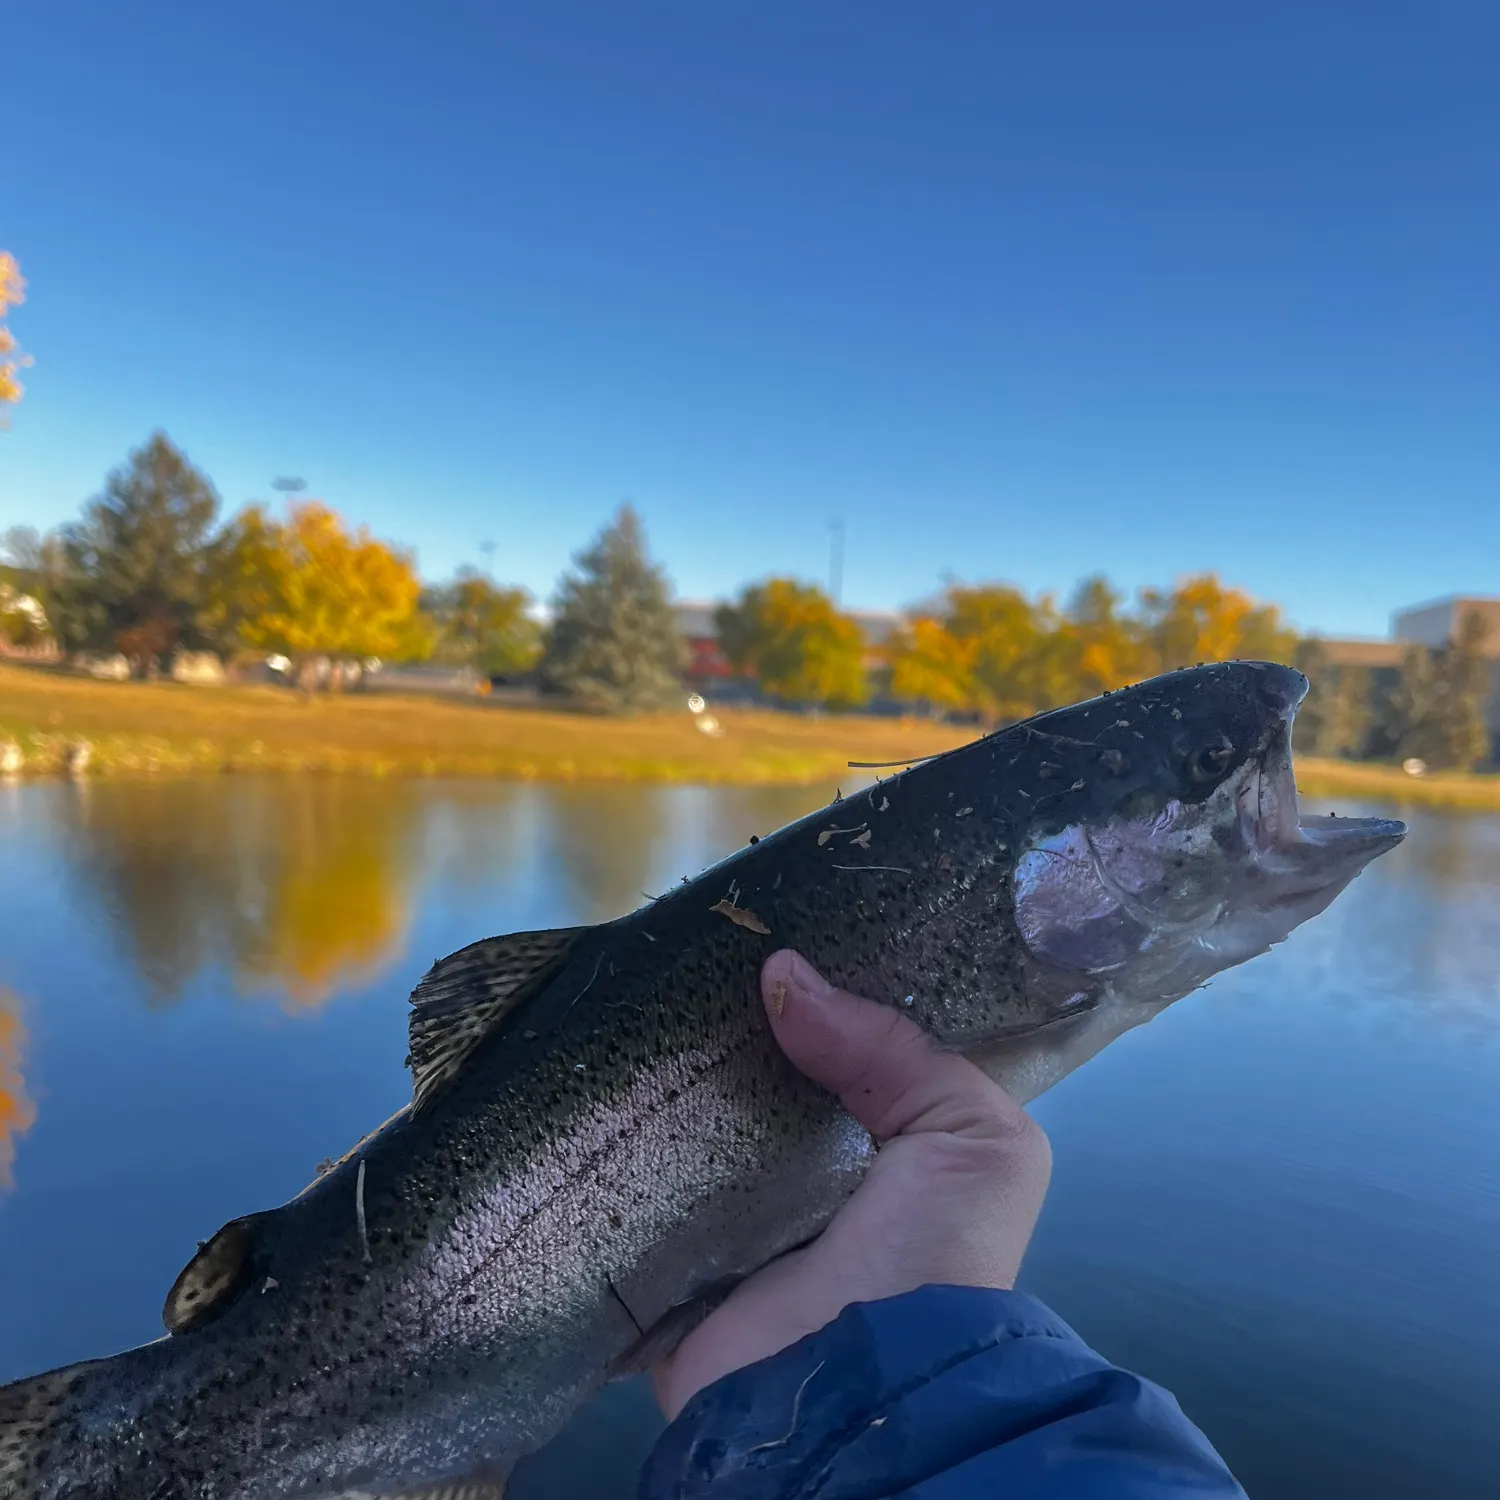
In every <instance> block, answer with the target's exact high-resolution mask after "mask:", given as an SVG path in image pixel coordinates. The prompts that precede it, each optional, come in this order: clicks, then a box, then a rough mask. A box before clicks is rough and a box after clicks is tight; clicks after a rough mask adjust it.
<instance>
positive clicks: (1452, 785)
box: [0, 663, 1500, 812]
mask: <svg viewBox="0 0 1500 1500" xmlns="http://www.w3.org/2000/svg"><path fill="white" fill-rule="evenodd" d="M710 712H711V713H712V714H715V715H716V716H717V717H718V719H719V721H720V726H721V730H722V732H721V734H719V735H718V736H712V737H711V736H709V735H706V734H704V733H702V732H700V729H699V726H698V722H697V721H696V720H695V719H694V718H693V716H692V715H690V714H689V713H688V712H687V711H686V710H685V709H684V710H680V711H676V712H669V713H658V714H643V715H639V716H637V717H633V718H624V719H607V718H597V717H593V716H589V715H584V714H579V713H572V712H568V711H566V710H559V709H553V708H546V707H531V706H518V705H514V704H495V703H490V702H487V701H486V700H485V699H483V698H474V699H443V698H436V697H421V696H416V695H406V694H397V693H388V694H387V693H381V694H378V695H377V694H370V695H365V694H359V693H349V694H343V695H328V696H317V697H312V698H304V697H301V696H299V695H297V694H294V693H291V692H289V691H288V690H287V689H285V688H279V687H269V686H227V687H193V686H187V685H184V684H180V683H171V682H159V683H136V682H129V683H112V682H95V681H92V680H90V679H88V678H81V677H71V676H64V675H62V674H61V673H58V672H55V671H46V670H38V669H36V668H28V667H21V666H17V665H14V664H9V663H0V753H3V752H4V750H6V749H7V748H9V747H10V745H11V744H12V743H14V745H15V746H18V747H19V749H20V752H21V757H20V758H21V763H20V764H19V765H14V764H12V765H5V764H4V763H3V761H0V771H3V772H5V773H6V774H7V777H8V779H17V778H21V777H24V778H26V779H47V778H53V779H55V778H58V777H66V776H70V775H72V776H83V777H107V778H116V777H134V776H161V775H209V774H213V775H229V774H238V773H245V772H265V773H272V774H277V775H287V774H303V775H320V776H328V775H338V776H351V775H353V776H371V777H376V778H381V777H422V778H430V777H455V778H465V779H485V780H499V781H559V782H575V781H599V782H639V783H642V784H655V785H662V784H668V785H695V784H696V785H704V786H777V785H780V786H807V785H811V784H814V783H820V782H833V783H835V784H836V783H837V782H838V781H840V780H841V779H848V778H851V777H859V776H862V775H864V774H865V773H863V772H858V771H854V770H852V769H851V768H850V766H849V762H850V761H851V760H862V761H886V760H889V761H896V762H901V761H903V760H904V759H905V758H908V757H909V758H910V759H912V760H916V759H919V758H921V757H923V756H926V755H932V754H934V753H936V752H939V751H942V750H947V749H951V748H953V747H955V746H957V745H961V744H965V743H967V742H968V741H970V740H972V739H974V738H975V737H976V732H975V730H974V729H973V728H972V726H964V725H947V724H939V723H935V722H933V721H932V720H929V719H918V718H880V717H875V716H867V715H858V714H822V715H817V716H814V715H803V714H795V713H784V712H777V711H774V710H769V709H759V708H718V707H716V706H711V708H710ZM83 746H86V747H87V749H86V752H83V753H80V749H81V747H83ZM12 757H13V758H14V752H12ZM891 769H892V770H896V769H899V766H892V767H891ZM1296 772H1297V786H1298V790H1299V791H1300V792H1301V793H1303V794H1304V795H1306V796H1310V797H1319V798H1329V797H1332V798H1348V799H1354V800H1360V801H1378V802H1386V803H1396V804H1404V805H1407V806H1416V807H1436V808H1453V809H1463V810H1472V811H1490V812H1500V775H1496V774H1485V773H1473V772H1469V773H1463V772H1437V773H1433V774H1431V775H1428V776H1422V777H1413V776H1408V775H1406V774H1405V772H1403V771H1401V770H1400V769H1399V768H1398V767H1395V766H1389V765H1382V764H1376V763H1372V762H1361V761H1341V760H1321V759H1316V758H1306V757H1299V758H1298V759H1297V762H1296Z"/></svg>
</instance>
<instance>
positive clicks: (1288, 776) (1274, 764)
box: [971, 691, 1406, 1103]
mask: <svg viewBox="0 0 1500 1500" xmlns="http://www.w3.org/2000/svg"><path fill="white" fill-rule="evenodd" d="M1300 696H1301V695H1300V693H1297V694H1294V693H1292V692H1291V691H1288V692H1286V693H1285V694H1284V695H1283V698H1284V701H1283V702H1282V704H1281V705H1280V707H1279V708H1278V711H1277V713H1276V715H1275V718H1274V720H1273V722H1272V723H1271V724H1270V725H1269V727H1268V731H1267V733H1266V735H1265V737H1264V740H1263V742H1262V743H1261V744H1260V745H1259V746H1258V747H1257V749H1256V751H1255V753H1253V754H1252V755H1249V756H1247V757H1246V759H1245V760H1244V762H1243V764H1242V765H1241V766H1240V767H1238V768H1237V770H1236V771H1235V773H1234V774H1233V775H1231V776H1229V777H1228V778H1226V780H1225V781H1224V783H1223V784H1222V785H1221V786H1220V787H1218V788H1217V789H1216V790H1215V792H1214V793H1213V795H1211V796H1210V797H1208V798H1207V799H1205V800H1204V801H1203V802H1201V803H1198V804H1194V805H1191V806H1188V805H1183V804H1181V803H1178V802H1176V801H1169V802H1168V803H1167V805H1166V806H1164V807H1163V808H1161V809H1160V810H1158V811H1157V812H1156V813H1155V814H1151V813H1146V814H1143V815H1140V816H1137V817H1134V818H1118V819H1112V820H1107V821H1106V822H1104V823H1103V824H1096V825H1090V824H1087V823H1076V824H1070V825H1067V826H1065V827H1063V828H1061V829H1055V830H1049V831H1048V832H1047V833H1046V834H1045V835H1044V836H1042V837H1039V838H1037V839H1035V840H1034V841H1033V843H1032V845H1031V846H1030V847H1029V848H1028V849H1027V850H1026V852H1025V853H1024V854H1023V856H1022V858H1021V859H1020V860H1019V862H1018V865H1017V872H1016V880H1015V887H1014V889H1015V915H1016V924H1017V927H1018V929H1019V931H1020V933H1021V936H1022V938H1023V941H1024V942H1026V944H1027V946H1028V947H1029V949H1030V950H1031V955H1032V958H1033V964H1032V966H1031V969H1030V972H1029V977H1028V982H1029V983H1030V984H1031V985H1032V986H1033V987H1035V988H1036V989H1037V990H1039V991H1041V992H1043V993H1044V994H1046V995H1047V996H1048V997H1049V998H1048V999H1047V1000H1045V1001H1043V1002H1042V1003H1041V1004H1040V1005H1039V1006H1038V1007H1037V1008H1038V1009H1039V1010H1041V1011H1043V1012H1047V1013H1050V1014H1052V1015H1053V1016H1054V1017H1055V1018H1056V1019H1054V1020H1053V1021H1052V1022H1051V1023H1049V1024H1048V1025H1046V1026H1044V1027H1042V1028H1041V1029H1040V1030H1039V1031H1038V1032H1036V1033H1035V1034H1033V1035H1031V1036H1027V1037H1022V1038H1019V1039H1015V1040H1009V1041H1007V1040H1000V1041H989V1042H982V1043H981V1044H980V1046H979V1047H977V1048H976V1049H973V1050H972V1051H971V1056H973V1057H974V1059H975V1061H977V1062H979V1063H980V1065H981V1066H982V1067H984V1068H985V1070H986V1071H987V1072H988V1073H989V1074H990V1075H991V1076H992V1077H993V1078H995V1079H996V1081H997V1082H999V1083H1000V1084H1001V1085H1002V1086H1003V1087H1005V1088H1006V1089H1007V1090H1008V1091H1009V1092H1011V1093H1012V1094H1013V1095H1015V1096H1016V1097H1017V1098H1018V1099H1019V1100H1021V1102H1023V1103H1024V1102H1026V1101H1028V1100H1030V1099H1033V1098H1035V1097H1036V1096H1037V1095H1038V1094H1040V1093H1042V1092H1044V1091H1045V1090H1046V1089H1048V1088H1051V1087H1052V1086H1053V1085H1054V1084H1055V1083H1057V1082H1059V1081H1060V1080H1061V1079H1063V1078H1064V1077H1066V1076H1067V1075H1068V1074H1069V1073H1071V1072H1073V1071H1074V1070H1075V1069H1076V1068H1078V1067H1080V1066H1081V1065H1082V1064H1083V1063H1084V1062H1086V1061H1087V1060H1088V1059H1089V1058H1091V1057H1093V1056H1095V1055H1096V1054H1097V1053H1098V1052H1099V1051H1101V1050H1102V1049H1103V1048H1104V1047H1105V1046H1107V1045H1108V1044H1109V1043H1110V1042H1111V1041H1113V1040H1115V1039H1116V1038H1117V1037H1119V1036H1121V1035H1122V1034H1123V1033H1124V1032H1126V1031H1129V1030H1131V1029H1132V1028H1134V1027H1136V1026H1140V1025H1142V1024H1144V1023H1145V1022H1147V1021H1149V1020H1151V1019H1153V1018H1154V1017H1155V1016H1157V1015H1159V1014H1160V1013H1161V1012H1162V1011H1163V1010H1164V1009H1165V1008H1166V1007H1167V1006H1169V1005H1171V1004H1172V1003H1174V1002H1175V1001H1176V1000H1179V999H1181V998H1182V997H1183V996H1184V995H1187V994H1189V993H1191V992H1192V991H1193V990H1195V989H1197V988H1199V987H1201V986H1202V985H1203V984H1205V983H1207V981H1208V980H1210V979H1211V978H1213V977H1214V975H1216V974H1219V973H1222V972H1223V971H1225V970H1227V969H1230V968H1233V967H1235V966H1237V965H1239V964H1242V963H1245V962H1247V961H1248V960H1249V959H1252V958H1255V957H1257V956H1259V955H1260V954H1263V953H1265V952H1267V951H1268V950H1269V949H1270V948H1272V947H1273V946H1275V945H1276V944H1278V943H1280V942H1283V941H1285V939H1287V938H1288V937H1290V935H1291V934H1292V933H1293V932H1294V931H1295V930H1296V929H1297V928H1298V927H1300V926H1301V925H1302V924H1303V923H1304V922H1306V921H1308V920H1310V919H1311V918H1313V917H1315V916H1317V915H1319V914H1320V913H1321V912H1323V911H1325V910H1326V909H1327V908H1328V907H1329V906H1330V905H1331V904H1332V903H1333V901H1334V900H1335V899H1336V898H1337V897H1338V896H1339V894H1340V893H1341V892H1342V891H1343V890H1345V889H1346V888H1347V887H1348V885H1349V883H1350V882H1351V881H1352V880H1353V879H1354V878H1355V877H1356V876H1357V875H1358V874H1359V873H1360V872H1361V871H1362V870H1364V869H1365V868H1366V866H1368V865H1369V864H1370V863H1371V862H1372V861H1373V860H1375V859H1378V858H1379V857H1380V856H1381V855H1382V854H1385V853H1388V852H1389V851H1390V850H1392V849H1394V848H1395V847H1396V846H1397V845H1398V844H1399V843H1400V842H1401V841H1402V839H1403V838H1404V837H1405V836H1406V826H1405V824H1403V823H1401V822H1398V821H1396V820H1394V819H1389V818H1343V817H1320V816H1308V815H1304V814H1301V813H1300V811H1299V809H1298V806H1297V789H1296V781H1295V776H1294V773H1293V768H1292V757H1291V726H1292V719H1293V716H1294V714H1295V712H1296V706H1297V702H1298V701H1299V700H1300Z"/></svg>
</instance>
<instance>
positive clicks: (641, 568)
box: [539, 505, 687, 713]
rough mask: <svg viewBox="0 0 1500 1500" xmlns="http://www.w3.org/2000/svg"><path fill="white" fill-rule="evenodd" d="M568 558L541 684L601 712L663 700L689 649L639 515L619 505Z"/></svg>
mask: <svg viewBox="0 0 1500 1500" xmlns="http://www.w3.org/2000/svg"><path fill="white" fill-rule="evenodd" d="M573 561H574V567H575V571H574V572H572V573H567V574H564V576H563V578H562V580H561V582H560V583H559V584H558V589H557V594H556V595H555V597H554V600H553V625H552V629H551V632H550V634H549V637H548V641H547V647H546V650H545V652H544V653H543V656H542V661H541V665H540V669H539V670H540V675H541V677H542V680H543V682H545V683H546V684H547V685H548V686H549V687H551V688H553V689H554V690H555V691H558V692H564V693H567V694H568V695H569V696H571V697H572V698H574V699H576V700H577V701H578V702H579V703H580V704H582V705H584V706H585V707H588V708H593V709H598V710H602V711H605V712H611V713H621V712H629V711H631V710H635V709H643V708H658V707H662V706H664V705H665V704H666V703H668V702H669V701H670V700H671V699H673V698H674V697H676V695H677V693H678V691H679V688H680V681H679V679H680V675H681V672H682V669H683V666H684V665H685V663H686V655H687V653H686V649H685V647H684V645H683V641H682V637H681V635H680V634H679V632H678V629H677V620H676V616H675V615H674V614H673V611H672V603H671V594H670V590H669V587H668V584H667V580H666V577H665V575H664V574H663V573H662V571H661V569H660V568H659V567H657V566H656V565H655V564H654V563H653V562H652V561H651V559H650V557H649V556H648V555H647V552H646V539H645V534H644V532H643V530H642V527H641V521H640V517H639V516H637V515H636V513H635V511H634V510H633V509H632V508H631V507H630V506H628V505H623V506H621V507H620V509H619V511H618V512H617V514H616V515H615V518H614V520H613V521H611V522H610V524H609V525H608V526H606V527H605V528H604V530H603V531H601V532H600V533H599V535H598V536H596V537H595V538H594V540H593V541H592V542H591V543H590V544H589V545H588V547H586V548H585V549H584V550H583V551H582V552H580V553H579V554H578V555H577V556H576V557H575V558H574V559H573Z"/></svg>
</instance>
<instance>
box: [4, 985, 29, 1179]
mask: <svg viewBox="0 0 1500 1500" xmlns="http://www.w3.org/2000/svg"><path fill="white" fill-rule="evenodd" d="M25 1047H26V1028H25V1027H24V1026H23V1025H22V1024H21V997H20V996H19V995H17V994H16V993H15V991H14V990H9V989H7V988H6V987H5V986H4V985H0V1192H3V1191H4V1190H5V1189H6V1188H9V1187H13V1186H14V1185H15V1179H14V1177H13V1176H12V1168H13V1167H14V1166H15V1160H16V1140H17V1138H18V1137H20V1136H23V1135H25V1134H26V1132H27V1131H28V1130H30V1129H31V1127H32V1126H33V1125H34V1124H35V1123H36V1104H35V1103H34V1102H33V1101H32V1099H31V1098H30V1096H29V1095H28V1094H27V1092H26V1080H25V1079H24V1078H22V1077H21V1058H22V1054H23V1052H24V1051H25Z"/></svg>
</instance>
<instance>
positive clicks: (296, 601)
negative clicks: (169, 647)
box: [210, 500, 431, 681]
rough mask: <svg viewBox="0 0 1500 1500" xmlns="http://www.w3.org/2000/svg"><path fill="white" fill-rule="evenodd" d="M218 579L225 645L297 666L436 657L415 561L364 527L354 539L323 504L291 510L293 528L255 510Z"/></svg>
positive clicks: (221, 551)
mask: <svg viewBox="0 0 1500 1500" xmlns="http://www.w3.org/2000/svg"><path fill="white" fill-rule="evenodd" d="M213 579H214V589H213V594H214V599H213V605H212V608H211V610H210V620H211V624H212V627H213V630H214V632H215V635H216V637H217V638H218V639H219V641H220V643H221V644H225V645H228V644H231V643H233V644H237V645H239V646H241V647H246V648H249V649H251V650H256V651H271V652H277V653H279V654H281V655H284V656H287V657H289V658H291V659H292V660H293V661H296V662H305V661H306V660H307V659H308V658H309V657H315V656H326V657H330V658H332V659H334V660H336V661H359V660H361V659H363V658H365V657H371V656H374V657H392V658H396V659H408V658H411V657H417V656H423V655H426V654H427V651H428V650H430V648H431V637H430V633H429V630H428V627H427V625H426V622H425V621H424V620H423V618H422V617H421V615H420V614H419V611H418V608H417V606H418V601H419V599H420V596H421V592H422V585H421V582H420V580H419V579H418V577H417V571H416V565H415V561H414V559H413V558H412V556H411V554H410V553H408V552H405V551H403V550H402V549H400V548H398V547H395V546H392V545H391V544H390V543H388V542H383V541H380V540H378V539H377V538H375V537H372V536H371V535H370V534H369V532H368V531H367V530H366V529H365V528H364V527H360V528H358V529H357V530H354V531H350V530H347V529H346V528H345V525H344V522H343V521H342V520H341V518H340V517H339V516H338V514H337V513H336V512H334V511H332V510H330V509H329V508H328V506H326V505H324V504H322V503H321V502H320V501H317V500H307V501H301V502H298V503H296V504H293V505H291V506H290V507H289V508H288V511H287V516H286V519H285V520H284V521H278V520H277V519H275V517H273V516H271V515H270V514H268V512H267V511H266V510H265V509H264V508H263V507H261V506H259V505H251V506H248V507H247V508H246V509H245V510H244V511H242V512H241V513H240V514H239V515H238V516H236V517H235V519H234V520H233V521H232V522H231V523H230V524H229V526H227V527H226V528H225V531H224V534H223V536H222V537H221V538H220V539H219V542H218V545H217V546H216V548H215V556H214V562H213ZM336 680H337V679H331V681H336Z"/></svg>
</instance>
